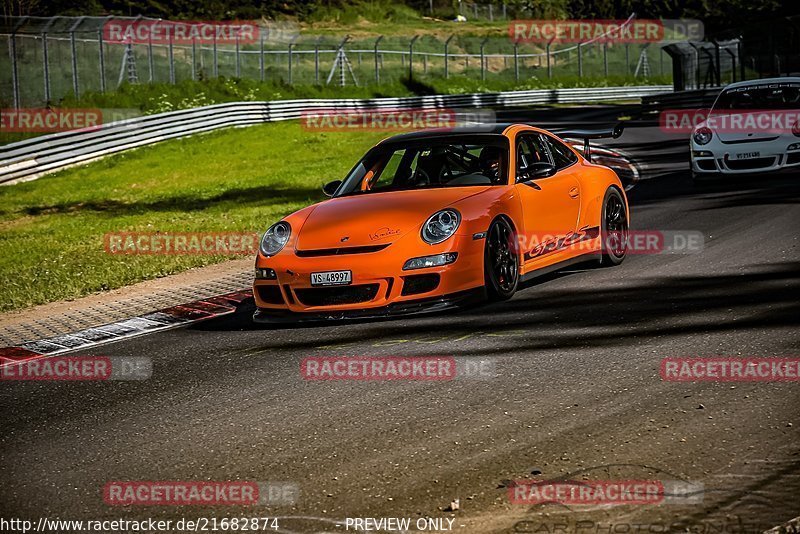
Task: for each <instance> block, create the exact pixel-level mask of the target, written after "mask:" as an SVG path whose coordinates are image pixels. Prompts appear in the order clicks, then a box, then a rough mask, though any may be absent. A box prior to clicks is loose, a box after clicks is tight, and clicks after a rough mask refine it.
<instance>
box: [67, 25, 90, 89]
mask: <svg viewBox="0 0 800 534" xmlns="http://www.w3.org/2000/svg"><path fill="white" fill-rule="evenodd" d="M85 18H86V17H78V20H76V21H75V22H74V23H73V24H72V26H70V28H69V48H70V53H71V55H72V57H71V59H72V92H73V93H75V98H76V99H77V98H78V97H79V96H80V83H79V80H78V48H77V45H76V43H75V30H76V29H77V28H78V26H79V25H80V23H81V22H83V19H85Z"/></svg>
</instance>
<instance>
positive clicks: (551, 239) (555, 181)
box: [515, 132, 581, 268]
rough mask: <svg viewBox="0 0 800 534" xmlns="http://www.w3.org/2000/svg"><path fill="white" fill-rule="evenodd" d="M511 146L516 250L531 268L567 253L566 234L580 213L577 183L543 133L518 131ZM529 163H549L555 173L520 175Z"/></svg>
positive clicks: (563, 256) (569, 232)
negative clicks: (519, 223) (517, 207)
mask: <svg viewBox="0 0 800 534" xmlns="http://www.w3.org/2000/svg"><path fill="white" fill-rule="evenodd" d="M515 147H516V156H515V157H516V169H517V170H516V172H517V183H516V185H515V187H516V190H517V193H518V195H519V199H520V203H521V205H522V214H523V228H522V231H521V232H520V236H521V238H522V239H521V241H520V243H521V250H520V253H521V254H522V257H523V263H524V264H529V266H530V267H532V268H533V267H535V266H536V265H537V264H539V263H542V264H549V263H552V262H555V261H559V260H561V259H564V258H565V257H566V256H568V255H569V253H570V252H569V250H568V244H569V236H571V235H572V234H573V232H575V229H576V228H575V227H576V225H577V223H578V215H579V213H580V205H581V201H580V184H579V181H578V179H577V176H576V175H575V171H574V169H573V168H574V167H575V165H572V164H566V162H565V161H564V160H563V158H562V157H561V155H560V154H555V157H554V151H553V149H552V145H551V142H550V140H549V138H548V137H547V136H545V135H544V134H540V133H538V132H529V133H522V134H519V135H518V136H517V138H516V142H515ZM573 156H574V154H573ZM576 161H577V159H576ZM533 163H549V164H550V165H553V166H554V167H555V168H556V173H555V174H553V175H552V176H547V177H538V178H530V177H529V176H527V175H522V174H521V171H523V170H524V169H525V168H526V167H529V166H530V165H531V164H533Z"/></svg>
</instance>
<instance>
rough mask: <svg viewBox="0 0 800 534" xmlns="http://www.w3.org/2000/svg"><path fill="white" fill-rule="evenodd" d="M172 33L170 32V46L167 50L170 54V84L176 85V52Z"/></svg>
mask: <svg viewBox="0 0 800 534" xmlns="http://www.w3.org/2000/svg"><path fill="white" fill-rule="evenodd" d="M172 41H173V40H172V32H169V44H168V45H167V50H168V54H169V83H171V84H172V85H175V50H174V48H173V46H172V44H173V42H172Z"/></svg>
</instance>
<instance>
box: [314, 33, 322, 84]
mask: <svg viewBox="0 0 800 534" xmlns="http://www.w3.org/2000/svg"><path fill="white" fill-rule="evenodd" d="M321 39H322V36H319V37H317V38H316V39H315V40H314V83H315V84H317V85H319V43H320V41H321Z"/></svg>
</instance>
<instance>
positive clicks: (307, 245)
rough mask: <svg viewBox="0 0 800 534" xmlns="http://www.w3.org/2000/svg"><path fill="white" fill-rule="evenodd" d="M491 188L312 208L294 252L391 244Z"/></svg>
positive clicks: (397, 194) (375, 197)
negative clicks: (437, 212)
mask: <svg viewBox="0 0 800 534" xmlns="http://www.w3.org/2000/svg"><path fill="white" fill-rule="evenodd" d="M489 187H490V186H470V187H449V188H442V189H425V190H412V191H392V192H386V193H367V194H356V195H353V196H344V197H337V198H332V199H330V200H327V201H325V202H321V203H320V204H317V205H316V206H315V207H314V210H313V211H312V212H311V213H310V214H309V216H308V217H307V218H306V220H305V222H304V223H303V226H302V228H301V229H300V232H299V234H298V236H297V242H296V245H295V248H296V249H297V250H318V249H329V248H342V247H363V246H373V245H385V244H390V243H393V242H395V241H397V240H398V239H400V238H401V237H403V236H404V235H406V234H407V233H409V232H416V231H418V230H419V228H420V226H421V225H422V223H424V222H425V220H426V219H427V218H428V217H430V216H431V215H433V214H434V213H435V212H436V211H438V210H440V209H444V208H446V207H448V206H451V205H452V204H453V203H455V202H458V201H459V200H463V199H464V198H467V197H470V196H473V195H476V194H479V193H481V192H483V191H486V190H487V189H489Z"/></svg>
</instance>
